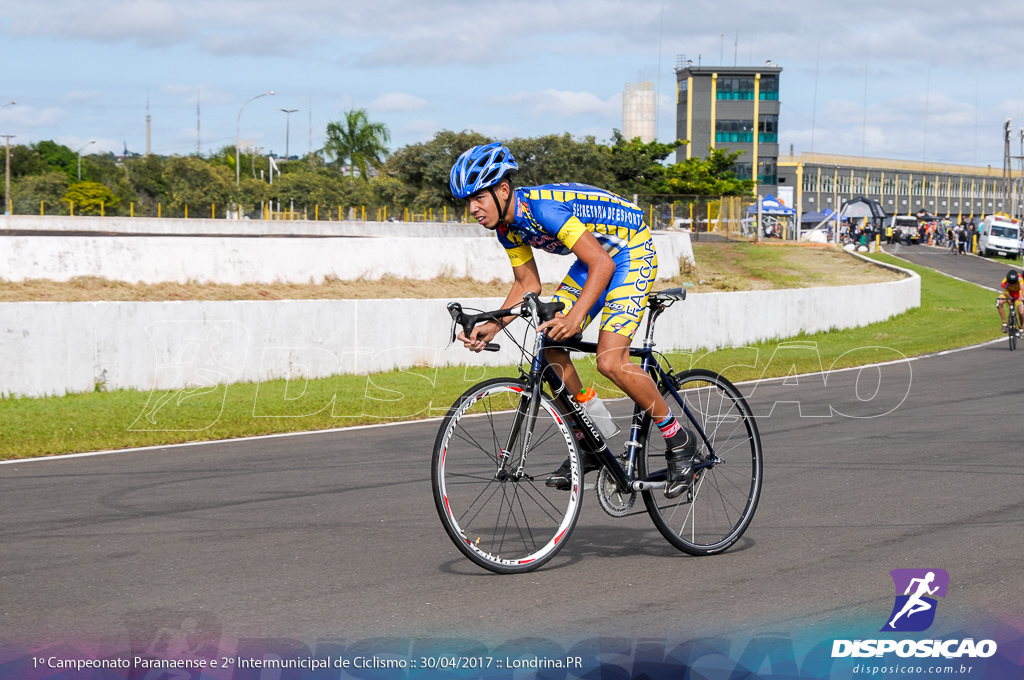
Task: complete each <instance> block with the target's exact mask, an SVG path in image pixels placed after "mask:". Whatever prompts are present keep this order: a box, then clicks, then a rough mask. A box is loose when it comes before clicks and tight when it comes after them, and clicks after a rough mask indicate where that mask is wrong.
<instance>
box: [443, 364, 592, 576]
mask: <svg viewBox="0 0 1024 680" xmlns="http://www.w3.org/2000/svg"><path fill="white" fill-rule="evenodd" d="M529 399H530V397H529V394H528V392H527V391H526V384H525V383H524V382H523V381H521V380H514V379H511V378H496V379H493V380H488V381H486V382H482V383H480V384H479V385H477V386H475V387H473V388H471V389H470V390H468V391H467V392H466V393H465V394H463V395H462V396H461V397H459V399H458V401H456V402H455V404H453V405H452V407H451V408H450V409H449V410H448V414H447V415H446V416H445V418H444V421H443V422H442V423H441V428H440V430H439V431H438V433H437V439H436V440H435V442H434V453H433V460H432V462H431V481H432V485H433V492H434V505H435V507H436V508H437V514H438V515H439V516H440V518H441V523H442V524H443V525H444V528H445V531H447V533H448V537H449V538H451V540H452V542H453V543H455V545H456V547H458V549H459V550H460V551H462V553H463V554H464V555H465V556H466V557H468V558H469V559H470V560H472V561H473V562H475V563H476V564H478V565H480V566H481V567H483V568H485V569H489V570H490V571H494V572H497V573H501V574H514V573H521V572H526V571H531V570H533V569H536V568H538V567H540V566H541V565H543V564H545V563H546V562H547V561H548V560H550V559H551V558H552V557H554V556H555V554H556V553H557V552H558V551H559V550H560V549H561V548H562V546H563V545H565V543H566V541H567V540H568V538H569V535H570V534H571V533H572V530H573V527H574V526H575V525H576V520H577V519H578V518H579V514H580V504H581V502H582V495H583V494H582V491H583V475H582V472H581V470H580V463H579V453H578V451H577V449H576V439H575V437H574V436H573V433H572V431H571V429H570V428H569V426H568V424H567V421H566V419H565V418H564V417H563V415H562V414H561V413H560V412H559V409H558V406H557V405H556V404H555V403H554V402H553V401H552V400H551V399H550V398H549V397H548V396H547V395H544V394H542V395H541V397H540V399H541V403H540V404H539V405H538V408H537V409H536V413H537V417H536V420H535V421H534V423H533V426H532V428H531V427H530V423H529V418H528V417H527V415H526V414H527V413H528V412H529ZM566 460H568V463H569V465H570V468H571V479H572V484H571V485H570V488H569V489H568V490H560V489H556V488H551V487H548V486H546V485H545V480H546V479H547V477H548V476H549V475H550V474H551V473H552V472H553V471H555V470H556V469H557V468H558V467H559V466H561V465H562V463H563V462H564V461H566Z"/></svg>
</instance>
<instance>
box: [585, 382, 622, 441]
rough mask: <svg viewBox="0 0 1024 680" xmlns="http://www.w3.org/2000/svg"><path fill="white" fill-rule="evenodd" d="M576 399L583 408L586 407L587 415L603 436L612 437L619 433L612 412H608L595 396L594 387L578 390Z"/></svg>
mask: <svg viewBox="0 0 1024 680" xmlns="http://www.w3.org/2000/svg"><path fill="white" fill-rule="evenodd" d="M576 401H577V402H579V403H581V404H583V408H585V409H587V415H588V416H590V419H591V420H593V421H594V425H597V429H599V430H601V434H603V435H604V436H605V437H614V436H615V435H617V434H618V433H619V426H618V425H616V424H615V420H614V419H613V418H612V414H611V413H608V407H607V406H605V405H604V402H603V401H601V400H600V399H598V398H597V393H596V392H595V391H594V388H589V389H586V388H584V389H582V390H580V393H579V394H578V395H576Z"/></svg>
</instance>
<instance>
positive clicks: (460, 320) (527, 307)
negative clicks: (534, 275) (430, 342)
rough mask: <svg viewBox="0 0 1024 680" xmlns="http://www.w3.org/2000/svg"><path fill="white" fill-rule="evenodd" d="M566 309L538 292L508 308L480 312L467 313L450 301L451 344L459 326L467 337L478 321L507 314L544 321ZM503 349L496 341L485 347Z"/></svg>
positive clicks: (495, 349) (493, 318)
mask: <svg viewBox="0 0 1024 680" xmlns="http://www.w3.org/2000/svg"><path fill="white" fill-rule="evenodd" d="M563 309H565V305H564V304H563V303H562V302H559V301H552V302H541V300H540V297H539V296H538V295H537V294H536V293H527V294H526V295H524V296H523V303H522V304H521V305H517V306H515V307H509V308H507V309H496V310H494V311H492V312H480V313H479V314H466V313H465V312H463V311H462V305H461V304H459V303H458V302H449V303H448V313H449V314H451V317H452V328H451V339H450V341H449V343H448V344H449V345H450V344H451V343H453V342H455V337H456V335H457V332H456V331H457V330H458V326H462V331H463V333H465V335H466V337H469V334H470V333H472V332H473V328H475V327H476V325H477V324H478V323H485V322H487V321H497V320H499V319H503V318H505V317H506V316H521V317H524V318H534V317H535V318H536V319H537V321H538V322H540V323H544V322H545V321H550V320H551V319H553V318H555V314H557V313H558V312H560V311H562V310H563ZM499 349H501V345H499V344H498V343H496V342H489V343H487V345H486V346H485V347H484V351H487V352H497V351H498V350H499Z"/></svg>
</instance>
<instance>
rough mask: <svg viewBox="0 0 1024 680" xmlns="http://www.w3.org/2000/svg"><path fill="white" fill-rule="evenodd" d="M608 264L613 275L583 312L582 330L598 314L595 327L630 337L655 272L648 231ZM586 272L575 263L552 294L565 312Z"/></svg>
mask: <svg viewBox="0 0 1024 680" xmlns="http://www.w3.org/2000/svg"><path fill="white" fill-rule="evenodd" d="M612 261H613V262H614V263H615V272H614V273H613V274H612V278H611V281H609V282H608V287H607V288H606V289H605V291H604V293H603V294H602V295H601V297H600V298H599V299H598V301H597V302H596V303H595V304H594V306H593V307H591V308H590V311H588V312H587V317H586V319H585V320H584V322H583V327H584V328H586V327H587V326H589V325H590V322H591V321H593V320H594V319H595V318H596V317H597V315H598V313H600V315H601V325H600V326H599V328H600V329H601V330H602V331H610V332H612V333H618V334H619V335H625V336H626V337H629V338H632V337H633V336H634V335H635V334H636V330H637V328H639V327H640V321H641V320H642V319H643V316H644V309H645V308H646V307H647V294H648V293H650V291H651V287H652V286H653V285H654V277H655V276H656V275H657V273H658V254H657V253H656V252H655V250H654V241H652V240H651V232H650V231H649V230H647V229H642V230H640V231H639V232H637V233H636V234H635V235H634V236H633V238H632V239H630V241H629V242H628V243H627V245H626V247H625V248H622V249H621V250H620V251H619V252H618V253H616V254H615V256H614V257H612ZM587 273H588V270H587V266H586V265H585V264H583V263H582V262H580V261H579V260H577V261H576V262H575V264H573V266H572V267H570V268H569V271H568V273H566V275H565V278H564V279H563V280H562V283H561V284H560V285H559V287H558V290H557V291H555V295H554V299H555V300H561V301H562V302H563V303H565V311H566V312H568V311H569V309H570V308H571V307H572V306H573V305H574V304H575V303H576V301H577V300H578V299H579V297H580V294H581V293H582V292H583V284H585V283H586V281H587Z"/></svg>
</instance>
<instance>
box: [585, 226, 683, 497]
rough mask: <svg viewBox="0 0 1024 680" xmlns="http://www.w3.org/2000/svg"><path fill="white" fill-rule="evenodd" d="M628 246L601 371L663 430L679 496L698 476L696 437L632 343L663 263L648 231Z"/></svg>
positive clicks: (612, 293)
mask: <svg viewBox="0 0 1024 680" xmlns="http://www.w3.org/2000/svg"><path fill="white" fill-rule="evenodd" d="M628 246H629V247H628V248H627V249H624V251H625V252H624V253H620V256H617V257H616V265H617V266H616V271H615V274H614V275H613V276H612V281H611V283H610V284H609V286H608V292H607V293H606V294H605V303H604V307H603V308H602V310H601V333H600V335H599V336H598V343H597V370H598V372H600V373H601V375H603V376H605V377H606V378H608V379H609V380H611V381H612V382H613V383H615V385H616V386H617V387H618V388H619V389H621V390H622V391H623V392H625V393H626V395H627V396H628V397H629V398H630V399H632V400H633V401H634V402H636V404H637V405H638V406H640V408H642V409H644V410H645V411H646V412H647V413H648V414H649V415H650V416H651V418H652V419H653V421H654V423H655V424H656V425H657V427H658V429H659V430H660V431H661V434H662V436H663V437H664V438H665V441H666V452H665V456H666V458H667V459H668V468H669V475H668V482H669V484H668V486H667V487H666V489H665V493H666V494H668V495H679V494H681V493H682V492H683V491H684V490H685V489H686V486H687V484H688V483H689V481H690V480H691V479H692V476H693V475H692V472H693V465H692V461H693V458H694V455H695V454H696V435H694V434H693V432H691V431H690V430H689V429H687V428H686V427H683V425H682V423H680V422H679V421H678V420H677V419H676V414H673V413H672V410H671V409H670V408H669V406H668V404H667V403H666V402H665V399H664V398H663V397H662V396H661V393H660V391H659V390H658V387H657V386H656V385H655V384H654V381H653V380H652V379H651V377H650V376H649V375H647V374H646V373H645V372H644V371H643V370H642V369H641V368H640V367H639V366H638V365H636V364H634V363H633V362H631V361H630V359H629V346H630V343H631V341H632V338H633V335H635V334H636V331H637V330H638V329H639V327H640V321H641V320H642V319H643V314H644V308H645V307H646V305H647V295H648V293H649V292H650V290H651V287H652V286H653V284H654V278H655V276H656V275H657V273H658V259H657V255H656V254H655V251H654V244H653V242H652V241H651V240H650V236H649V233H648V232H646V230H645V231H642V232H640V233H639V234H637V236H635V237H634V239H633V240H632V241H630V243H629V244H628ZM679 415H681V414H679Z"/></svg>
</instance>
